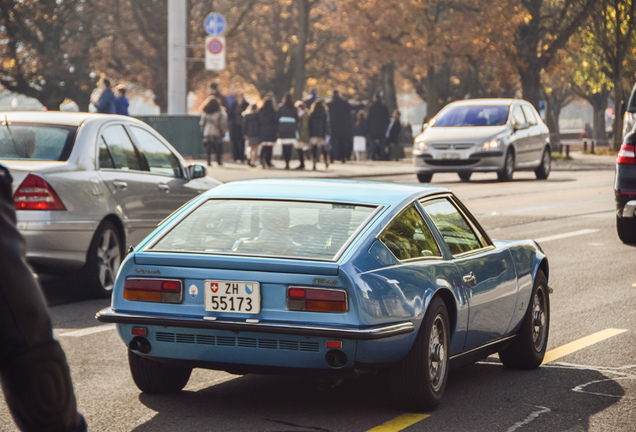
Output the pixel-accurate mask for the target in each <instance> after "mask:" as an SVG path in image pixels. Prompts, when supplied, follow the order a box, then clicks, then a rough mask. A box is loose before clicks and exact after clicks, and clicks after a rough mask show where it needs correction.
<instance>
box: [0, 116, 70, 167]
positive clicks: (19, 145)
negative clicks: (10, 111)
mask: <svg viewBox="0 0 636 432" xmlns="http://www.w3.org/2000/svg"><path fill="white" fill-rule="evenodd" d="M76 132H77V128H76V127H74V126H61V125H48V124H25V123H10V124H6V123H3V124H0V159H31V160H44V161H65V160H67V159H68V157H69V155H70V154H71V149H72V148H73V143H74V142H75V134H76Z"/></svg>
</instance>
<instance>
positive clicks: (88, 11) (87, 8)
mask: <svg viewBox="0 0 636 432" xmlns="http://www.w3.org/2000/svg"><path fill="white" fill-rule="evenodd" d="M95 11H96V8H95V2H94V1H93V0H57V1H26V0H25V1H20V2H16V1H14V0H0V84H1V85H2V86H3V87H5V88H6V89H8V90H11V91H13V92H16V93H20V94H23V95H26V96H29V97H33V98H35V99H37V100H39V101H40V102H41V103H42V104H43V105H44V106H45V107H46V108H48V109H50V110H59V109H60V104H61V103H62V102H63V101H64V100H65V99H67V98H68V99H71V100H73V101H75V102H76V103H77V105H78V106H79V108H80V110H83V111H87V110H88V105H89V101H90V95H91V91H92V90H93V88H94V86H95V82H96V80H97V77H96V76H95V75H92V74H91V72H92V64H91V61H90V57H89V55H88V53H89V50H90V48H91V47H92V46H93V45H94V44H95V43H96V38H95V35H94V32H93V28H94V26H95V25H96V22H95Z"/></svg>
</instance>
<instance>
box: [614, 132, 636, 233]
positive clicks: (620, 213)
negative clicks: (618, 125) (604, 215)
mask: <svg viewBox="0 0 636 432" xmlns="http://www.w3.org/2000/svg"><path fill="white" fill-rule="evenodd" d="M614 195H615V197H616V230H617V231H618V237H620V239H621V240H622V241H623V243H636V217H635V214H634V213H635V211H636V131H635V130H634V129H632V130H631V132H629V133H628V134H627V135H625V138H624V139H623V145H622V146H621V150H620V152H619V153H618V156H617V157H616V176H615V178H614Z"/></svg>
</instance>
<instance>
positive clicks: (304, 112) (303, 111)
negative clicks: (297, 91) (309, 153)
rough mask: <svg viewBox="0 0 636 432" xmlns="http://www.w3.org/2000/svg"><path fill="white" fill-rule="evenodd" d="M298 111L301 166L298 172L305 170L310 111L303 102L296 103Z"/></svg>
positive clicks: (298, 149) (298, 147) (299, 158)
mask: <svg viewBox="0 0 636 432" xmlns="http://www.w3.org/2000/svg"><path fill="white" fill-rule="evenodd" d="M296 109H297V110H298V146H297V147H296V150H297V151H298V160H299V161H300V165H299V166H298V167H297V168H296V169H297V170H304V169H305V150H307V148H308V147H309V110H308V109H307V106H306V105H305V103H304V102H303V101H298V102H296Z"/></svg>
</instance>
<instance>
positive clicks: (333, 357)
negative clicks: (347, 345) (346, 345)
mask: <svg viewBox="0 0 636 432" xmlns="http://www.w3.org/2000/svg"><path fill="white" fill-rule="evenodd" d="M325 361H326V362H327V364H328V365H329V366H331V367H332V368H341V367H343V366H344V365H346V364H347V355H346V354H345V353H344V352H342V351H340V350H336V349H332V350H331V351H329V352H327V354H326V355H325Z"/></svg>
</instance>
